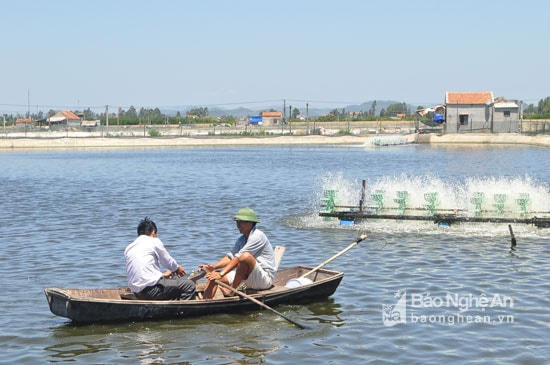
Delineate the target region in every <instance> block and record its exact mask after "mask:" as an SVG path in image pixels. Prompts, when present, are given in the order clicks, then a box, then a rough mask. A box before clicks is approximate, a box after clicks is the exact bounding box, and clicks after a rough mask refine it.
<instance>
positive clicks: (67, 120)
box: [48, 110, 82, 126]
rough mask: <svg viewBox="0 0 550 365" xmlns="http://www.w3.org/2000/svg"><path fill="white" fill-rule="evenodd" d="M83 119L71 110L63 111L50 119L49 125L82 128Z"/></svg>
mask: <svg viewBox="0 0 550 365" xmlns="http://www.w3.org/2000/svg"><path fill="white" fill-rule="evenodd" d="M81 122H82V119H80V117H79V116H77V115H76V114H74V113H73V112H71V111H70V110H62V111H60V112H57V113H55V114H54V115H52V116H51V117H48V124H49V125H52V124H64V125H68V126H80V123H81Z"/></svg>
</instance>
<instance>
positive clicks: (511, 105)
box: [495, 101, 519, 109]
mask: <svg viewBox="0 0 550 365" xmlns="http://www.w3.org/2000/svg"><path fill="white" fill-rule="evenodd" d="M500 108H503V109H514V108H516V109H517V108H519V106H518V105H517V104H516V103H514V102H512V101H507V102H500V103H495V109H500Z"/></svg>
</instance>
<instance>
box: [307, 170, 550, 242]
mask: <svg viewBox="0 0 550 365" xmlns="http://www.w3.org/2000/svg"><path fill="white" fill-rule="evenodd" d="M326 190H332V191H334V192H335V201H334V203H335V206H336V209H337V210H338V209H339V210H349V209H350V208H357V207H359V201H360V199H361V198H362V196H363V197H364V205H363V207H364V209H366V210H369V211H371V212H377V213H379V212H381V213H386V214H406V215H433V214H434V213H441V214H460V215H464V216H472V217H473V216H479V215H483V216H485V217H499V216H506V217H518V218H522V217H526V218H530V217H533V216H538V217H544V216H550V193H549V188H548V185H547V184H545V183H542V182H538V181H535V180H534V179H532V178H531V177H529V176H525V177H507V178H505V177H469V178H465V179H464V180H463V181H444V180H442V179H440V178H439V177H436V176H427V175H426V176H409V175H405V174H404V175H400V176H386V177H382V178H380V179H377V180H376V181H368V180H367V181H366V185H365V191H364V193H363V192H362V187H361V183H360V182H359V181H350V180H348V179H345V178H344V177H343V176H342V174H341V173H337V174H333V173H328V174H327V175H326V176H324V177H322V178H321V179H320V186H319V190H317V191H316V192H315V196H314V198H313V207H312V211H314V212H315V213H312V214H315V215H317V217H313V216H309V217H308V218H307V219H306V218H305V217H304V219H306V220H304V221H302V224H301V225H302V226H308V227H312V226H315V227H327V228H328V227H333V226H338V222H337V220H336V222H335V221H334V220H332V221H330V220H327V219H323V217H318V213H319V211H320V210H321V209H322V208H323V206H322V205H323V196H324V192H325V191H326ZM380 209H381V210H380ZM377 224H378V225H379V228H380V229H381V230H387V229H388V226H389V224H388V221H384V222H376V220H369V223H368V226H369V227H370V228H371V230H372V229H373V228H374V229H376V225H377ZM390 225H391V226H392V229H394V230H397V231H399V230H406V231H416V230H418V231H422V232H425V230H426V227H427V226H429V227H433V228H432V229H433V230H437V226H436V225H434V224H431V223H430V222H414V221H407V222H405V221H403V222H401V221H392V222H391V224H390ZM465 226H466V225H456V226H454V227H453V229H455V231H456V230H460V231H462V230H463V229H464V227H465ZM469 226H470V227H471V228H468V229H469V230H470V231H472V230H473V231H475V232H476V233H480V232H481V233H483V234H485V233H487V234H490V233H489V232H490V231H487V226H488V224H483V223H482V224H469ZM455 227H457V228H455ZM458 227H461V228H458ZM357 228H358V227H357V226H356V227H355V228H354V229H357ZM499 230H500V226H499ZM542 231H545V232H547V231H548V230H547V229H545V230H542Z"/></svg>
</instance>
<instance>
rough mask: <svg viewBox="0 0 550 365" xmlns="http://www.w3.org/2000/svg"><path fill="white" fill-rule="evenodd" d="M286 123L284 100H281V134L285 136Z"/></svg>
mask: <svg viewBox="0 0 550 365" xmlns="http://www.w3.org/2000/svg"><path fill="white" fill-rule="evenodd" d="M285 123H286V99H283V121H282V122H281V134H285Z"/></svg>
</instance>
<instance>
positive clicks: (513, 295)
mask: <svg viewBox="0 0 550 365" xmlns="http://www.w3.org/2000/svg"><path fill="white" fill-rule="evenodd" d="M548 157H549V151H548V149H547V148H537V147H517V146H513V147H510V146H502V147H499V146H429V145H397V146H387V147H376V146H374V147H373V146H368V145H365V146H309V147H301V146H277V147H219V148H179V149H175V148H166V149H163V148H156V149H153V148H151V149H124V150H119V149H112V150H93V149H89V150H86V149H82V150H52V151H49V150H43V151H3V152H1V153H0V166H1V169H0V181H1V182H2V193H1V195H0V207H1V212H2V214H1V216H0V221H1V222H2V225H1V226H2V227H3V229H4V234H3V238H2V245H0V252H1V255H0V262H1V265H0V280H1V283H2V288H3V291H4V292H3V295H2V296H1V297H0V305H1V307H2V311H1V312H0V323H2V327H1V330H0V340H1V342H2V343H3V345H4V346H3V348H4V349H3V351H2V354H1V355H0V362H4V363H18V364H25V363H28V364H36V363H55V362H65V361H69V362H78V363H94V364H99V363H101V364H122V363H128V364H130V363H131V364H135V363H143V364H181V363H189V364H231V363H240V364H259V363H269V364H287V363H295V362H300V363H302V364H319V363H335V364H339V363H359V362H361V363H398V362H399V363H405V362H406V363H418V364H428V363H441V362H448V363H463V364H472V363H483V364H486V363H498V364H519V363H522V364H544V363H547V361H548V359H549V358H550V345H548V341H547V336H548V333H549V329H550V325H549V323H550V311H549V310H548V307H549V304H550V303H549V300H548V299H549V296H550V295H549V294H550V290H549V284H548V283H549V282H550V261H549V260H548V258H549V257H550V248H549V247H550V246H549V245H548V240H549V237H550V229H544V228H537V227H534V226H532V225H528V224H522V225H517V224H514V225H513V229H514V233H515V236H516V239H517V242H518V244H517V247H516V248H515V249H514V250H512V249H511V248H510V233H509V228H508V225H507V224H481V223H464V224H458V225H453V226H451V227H440V226H438V225H436V224H433V223H432V222H430V221H391V220H384V221H377V220H369V221H367V222H361V223H358V224H356V225H352V226H345V225H340V224H339V222H338V221H337V220H336V221H335V220H326V219H323V218H321V217H319V215H318V213H319V210H320V209H321V198H322V197H323V192H324V191H325V190H336V191H337V194H338V203H339V204H341V205H357V204H358V200H359V199H360V194H361V182H362V180H366V186H367V194H366V196H367V198H368V202H367V203H368V205H371V206H372V205H373V204H375V203H376V202H375V201H374V200H373V199H372V196H373V192H375V191H378V190H383V191H384V194H385V197H386V198H385V199H386V200H385V204H386V208H388V209H395V204H397V202H396V201H395V199H394V198H395V196H396V192H398V191H404V190H406V191H408V193H409V196H410V200H409V208H418V209H420V207H423V206H425V204H426V202H425V201H424V200H423V197H424V194H426V193H433V192H437V193H438V196H439V204H440V206H441V207H443V208H450V209H457V210H469V211H472V210H475V203H473V200H472V199H471V197H472V196H473V194H474V193H476V192H483V193H484V196H485V197H486V198H485V199H486V201H485V202H484V204H485V205H486V209H487V210H491V209H492V210H493V213H485V214H494V210H495V209H497V208H498V207H496V206H495V204H496V203H495V202H494V201H493V200H492V199H493V195H494V194H503V195H507V197H508V199H507V203H506V204H507V205H506V206H505V210H506V212H507V213H506V214H517V212H519V213H521V212H520V210H521V207H520V206H519V205H518V204H516V203H515V202H517V199H518V197H519V196H520V194H528V195H529V199H530V202H529V204H528V206H527V207H526V211H525V212H524V213H525V214H527V215H528V216H530V215H535V214H539V215H540V214H541V213H540V212H548V211H549V210H550V203H549V200H550V197H549V196H550V194H549V182H550V160H549V159H548ZM523 196H525V195H523ZM392 204H393V206H392ZM245 206H248V207H252V208H254V209H255V210H256V212H257V213H258V215H259V217H260V220H261V222H260V224H259V227H260V228H261V229H262V230H263V231H264V232H265V233H266V234H267V235H268V236H269V238H270V240H271V242H272V243H273V244H274V245H284V246H286V248H287V250H286V253H285V256H284V258H283V261H282V263H281V267H288V266H294V265H301V264H304V265H311V266H315V265H317V264H319V263H321V262H323V261H325V260H326V259H327V258H329V257H331V256H332V255H334V254H335V253H337V252H339V251H340V250H342V249H344V248H345V247H346V246H348V245H349V244H350V243H351V242H352V241H354V240H355V238H356V237H357V234H358V233H359V232H362V231H364V232H366V233H367V239H366V240H365V241H363V242H361V243H360V244H359V245H358V246H357V247H355V248H353V249H352V250H351V251H350V252H348V253H347V254H345V255H343V256H341V257H339V258H338V259H336V260H335V261H333V262H331V263H330V264H328V265H327V268H330V269H334V270H340V271H343V272H344V273H345V277H344V279H343V281H342V283H341V285H340V287H339V288H338V290H337V291H336V293H335V294H334V295H333V296H332V297H331V298H329V299H327V300H323V301H319V302H316V303H311V304H307V305H296V306H279V307H277V308H276V309H277V310H278V311H280V312H282V313H284V314H285V315H286V316H288V317H291V318H293V319H295V320H296V321H298V322H301V323H306V324H307V325H309V326H310V327H311V329H309V330H300V329H297V328H296V327H294V326H292V325H290V324H289V323H288V322H286V321H285V320H284V319H282V318H280V317H278V316H277V315H275V314H274V313H272V312H269V311H266V310H258V311H252V312H246V313H242V314H233V315H215V316H206V317H199V318H192V319H183V320H172V321H158V322H140V323H126V324H95V325H86V326H76V325H74V324H72V323H71V322H70V321H69V320H67V319H64V318H61V317H56V316H54V315H53V314H52V313H51V312H50V311H49V308H48V304H47V301H46V298H45V296H44V293H43V289H44V288H46V287H79V288H84V287H87V288H102V287H122V286H125V285H126V281H125V271H124V258H123V250H124V248H125V246H126V245H127V244H128V243H130V242H131V241H132V240H133V239H134V238H135V229H136V226H137V223H138V222H139V220H140V219H141V218H143V217H145V216H149V217H151V218H152V219H154V220H155V221H156V223H157V225H158V227H159V237H160V238H161V239H162V240H163V242H164V243H165V245H166V246H167V248H168V249H169V251H170V252H171V254H172V255H173V256H174V257H175V258H176V259H177V260H178V261H179V262H180V263H181V264H183V266H184V267H185V268H186V269H187V271H188V272H190V271H192V270H193V269H194V268H196V266H197V265H198V264H201V263H205V262H211V261H213V260H216V259H218V258H219V257H220V256H221V255H222V254H223V253H224V252H226V250H227V249H228V248H229V247H230V246H231V245H232V244H233V241H234V240H235V238H236V237H237V234H238V232H237V230H236V227H235V224H234V222H233V221H232V219H231V217H232V215H233V214H234V213H235V212H236V211H237V210H238V209H239V208H241V207H245ZM413 210H414V209H411V211H413ZM534 212H538V213H534ZM411 214H412V213H411Z"/></svg>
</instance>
